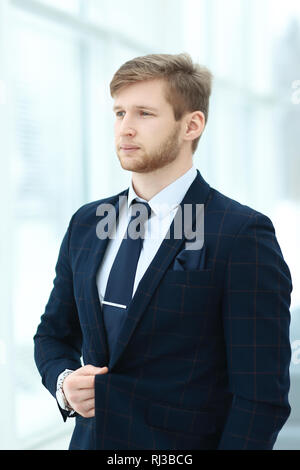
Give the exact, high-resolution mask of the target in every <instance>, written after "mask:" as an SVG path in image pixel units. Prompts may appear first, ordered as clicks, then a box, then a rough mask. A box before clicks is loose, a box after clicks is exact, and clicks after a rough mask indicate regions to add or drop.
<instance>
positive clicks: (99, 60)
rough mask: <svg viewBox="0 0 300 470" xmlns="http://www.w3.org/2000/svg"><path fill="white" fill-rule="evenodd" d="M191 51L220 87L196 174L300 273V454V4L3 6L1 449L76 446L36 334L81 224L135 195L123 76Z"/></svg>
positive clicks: (297, 412) (299, 413) (298, 407)
mask: <svg viewBox="0 0 300 470" xmlns="http://www.w3.org/2000/svg"><path fill="white" fill-rule="evenodd" d="M180 52H188V53H189V54H190V55H191V56H192V58H193V59H194V60H195V61H197V62H199V63H201V64H203V65H206V66H207V67H209V68H210V70H211V71H212V73H213V74H214V76H215V80H214V88H213V93H212V97H211V105H210V115H209V119H208V125H207V128H206V129H205V132H204V134H203V137H202V138H201V140H200V143H199V146H198V149H197V151H196V153H195V155H194V163H195V166H196V167H197V168H198V169H199V170H200V172H201V174H202V175H203V177H204V179H206V181H207V182H208V183H209V184H210V185H211V186H213V187H215V188H216V189H218V190H219V191H221V192H223V193H224V194H226V195H227V196H229V197H231V198H233V199H236V200H238V201H239V202H241V203H243V204H247V205H248V206H250V207H253V208H255V209H256V210H258V211H260V212H263V213H264V214H266V215H267V216H268V217H270V218H271V220H272V221H273V224H274V226H275V229H276V235H277V238H278V241H279V244H280V246H281V249H282V252H283V255H284V258H285V260H286V262H287V263H288V265H289V267H290V270H291V274H292V279H293V286H294V289H293V293H292V304H291V316H292V321H291V330H290V335H291V345H292V362H291V367H290V373H291V390H290V403H291V406H292V413H291V415H290V417H289V419H288V421H287V423H286V425H285V426H284V428H283V429H282V431H281V432H280V434H279V437H278V440H277V442H276V445H275V449H300V402H299V401H300V400H299V398H298V397H299V393H300V320H299V313H300V282H299V281H300V250H299V241H300V184H299V182H300V181H299V179H300V3H299V0H284V1H280V0H226V1H225V0H151V2H149V1H148V0H128V1H126V2H125V1H124V0H114V1H113V2H112V1H110V0H0V206H1V225H0V236H1V243H0V263H1V264H0V266H1V268H0V285H1V299H0V300H1V306H2V307H1V313H0V377H1V387H0V403H1V418H0V421H1V426H0V448H1V449H67V448H68V443H69V440H70V436H71V432H72V429H73V426H74V421H73V420H72V419H68V420H67V422H66V423H63V420H62V418H61V415H60V413H59V411H58V407H57V404H56V402H55V400H54V399H53V398H52V397H51V395H50V394H49V392H48V391H47V390H46V389H45V388H44V387H43V386H42V384H41V379H40V376H39V374H38V371H37V369H36V367H35V364H34V360H33V340H32V338H33V335H34V334H35V331H36V328H37V325H38V323H39V321H40V316H41V315H42V313H43V312H44V308H45V305H46V303H47V301H48V297H49V294H50V291H51V289H52V282H53V279H54V276H55V271H54V268H55V264H56V260H57V256H58V250H59V246H60V243H61V241H62V237H63V235H64V233H65V231H66V228H67V225H68V223H69V220H70V218H71V216H72V214H73V213H74V212H75V211H76V210H77V209H78V208H79V207H80V206H81V205H83V204H85V203H87V202H90V201H93V200H97V199H100V198H102V197H106V196H109V195H112V194H115V193H116V192H119V191H121V190H123V189H125V188H126V187H128V184H129V178H130V173H128V174H127V173H126V172H124V171H123V170H122V169H121V167H120V165H119V163H118V159H117V156H116V153H115V149H114V135H113V123H114V114H113V112H112V105H113V100H112V98H111V97H110V93H109V83H110V81H111V79H112V76H113V74H114V73H115V71H116V70H117V69H118V68H119V67H120V66H121V65H122V64H123V63H124V62H125V61H127V60H129V59H132V58H134V57H136V56H139V55H145V54H150V53H171V54H175V53H176V54H177V53H180ZM297 395H298V397H297Z"/></svg>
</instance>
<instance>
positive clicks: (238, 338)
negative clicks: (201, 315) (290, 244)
mask: <svg viewBox="0 0 300 470" xmlns="http://www.w3.org/2000/svg"><path fill="white" fill-rule="evenodd" d="M291 292H292V281H291V275H290V271H289V268H288V266H287V264H286V263H285V261H284V258H283V256H282V253H281V250H280V247H279V244H278V242H277V239H276V235H275V230H274V227H273V224H272V222H271V220H270V219H269V218H268V217H266V216H264V215H263V214H260V213H256V214H255V215H254V216H251V217H250V218H249V219H248V220H247V221H246V223H244V225H243V227H242V228H241V230H240V231H239V233H238V235H237V236H236V238H235V241H234V243H233V249H232V252H231V255H230V258H229V260H228V266H227V271H226V276H225V285H224V297H223V311H222V314H223V325H224V336H225V343H226V358H227V367H228V378H229V390H230V392H231V393H232V394H233V400H232V405H231V409H230V412H229V414H228V416H227V421H226V424H225V427H224V429H223V433H222V437H221V440H220V443H219V449H234V450H241V449H265V450H266V449H272V448H273V445H274V443H275V441H276V438H277V435H278V433H279V431H280V429H281V428H282V426H283V425H284V423H285V422H286V420H287V419H288V417H289V414H290V412H291V408H290V405H289V401H288V393H289V388H290V376H289V366H290V360H291V347H290V339H289V325H290V312H289V307H290V294H291Z"/></svg>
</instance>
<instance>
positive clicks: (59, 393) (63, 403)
mask: <svg viewBox="0 0 300 470" xmlns="http://www.w3.org/2000/svg"><path fill="white" fill-rule="evenodd" d="M72 372H74V371H73V370H70V369H66V370H64V371H63V372H62V373H61V374H60V375H59V376H58V379H57V388H56V400H57V402H58V404H59V406H60V407H61V408H62V409H63V410H66V411H73V412H74V413H75V410H73V408H72V407H71V406H70V405H69V403H68V401H67V399H66V397H65V394H64V391H63V382H64V380H65V378H66V377H68V375H70V374H72Z"/></svg>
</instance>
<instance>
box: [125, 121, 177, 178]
mask: <svg viewBox="0 0 300 470" xmlns="http://www.w3.org/2000/svg"><path fill="white" fill-rule="evenodd" d="M179 131H180V123H178V125H175V126H174V129H173V130H172V132H171V133H170V135H169V136H168V137H167V138H166V139H165V140H164V142H162V143H161V144H160V145H159V146H158V147H157V148H156V149H154V150H153V151H152V152H150V153H144V154H142V149H138V150H137V151H136V152H134V153H137V154H138V153H140V154H139V155H125V154H123V153H122V150H120V151H119V152H118V151H117V154H118V158H119V161H120V163H121V166H122V168H123V169H124V170H128V171H133V172H136V173H150V172H152V171H155V170H158V169H160V168H163V167H164V166H166V165H168V164H170V163H172V162H173V161H174V160H176V158H177V156H178V154H179V152H180V149H181V147H180V144H179V142H178V136H179Z"/></svg>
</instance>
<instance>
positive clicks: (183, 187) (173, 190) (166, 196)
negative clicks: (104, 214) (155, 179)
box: [127, 165, 197, 217]
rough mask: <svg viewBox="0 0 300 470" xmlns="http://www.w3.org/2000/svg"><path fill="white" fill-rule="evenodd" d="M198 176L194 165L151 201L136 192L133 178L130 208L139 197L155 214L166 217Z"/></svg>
mask: <svg viewBox="0 0 300 470" xmlns="http://www.w3.org/2000/svg"><path fill="white" fill-rule="evenodd" d="M196 176H197V169H196V167H195V166H194V165H193V166H192V167H191V168H190V169H189V170H188V171H186V172H185V173H184V174H183V175H182V176H180V177H179V178H177V179H176V180H175V181H173V183H171V184H169V185H168V186H166V187H165V188H163V189H162V190H161V191H159V193H157V194H155V196H153V197H152V198H151V199H150V201H145V199H142V198H141V197H139V196H138V195H137V194H136V192H135V190H134V189H133V185H132V179H131V181H130V186H129V191H128V201H127V202H128V208H129V207H130V205H131V203H132V201H133V200H134V199H137V200H138V201H144V202H148V204H149V206H150V207H151V210H152V211H153V212H154V214H155V215H158V216H159V217H165V216H166V215H167V214H169V213H170V212H171V211H172V210H173V209H175V208H176V207H177V206H178V205H179V204H180V203H181V201H182V199H183V198H184V196H185V194H186V192H187V190H188V189H189V187H190V185H191V184H192V182H193V181H194V179H195V178H196Z"/></svg>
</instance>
